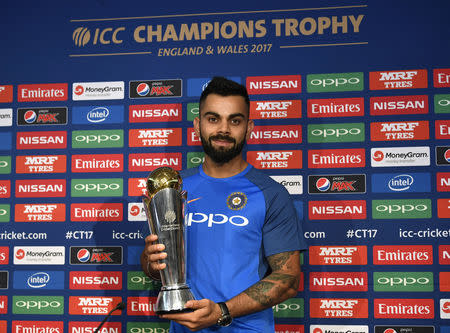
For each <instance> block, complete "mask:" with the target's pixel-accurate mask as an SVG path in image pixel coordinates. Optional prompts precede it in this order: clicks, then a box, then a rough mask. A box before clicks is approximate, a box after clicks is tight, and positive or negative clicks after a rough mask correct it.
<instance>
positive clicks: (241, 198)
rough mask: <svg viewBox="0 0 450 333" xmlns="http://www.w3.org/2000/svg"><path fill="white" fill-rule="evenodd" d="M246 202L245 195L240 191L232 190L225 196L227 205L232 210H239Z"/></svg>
mask: <svg viewBox="0 0 450 333" xmlns="http://www.w3.org/2000/svg"><path fill="white" fill-rule="evenodd" d="M246 204H247V196H246V195H245V194H244V193H242V192H233V193H231V194H230V195H229V196H228V198H227V206H228V208H230V209H232V210H240V209H242V208H244V207H245V205H246Z"/></svg>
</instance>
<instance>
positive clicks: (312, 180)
mask: <svg viewBox="0 0 450 333" xmlns="http://www.w3.org/2000/svg"><path fill="white" fill-rule="evenodd" d="M308 193H309V194H326V193H334V194H344V193H366V175H364V174H359V175H320V176H319V175H317V176H314V175H312V176H308Z"/></svg>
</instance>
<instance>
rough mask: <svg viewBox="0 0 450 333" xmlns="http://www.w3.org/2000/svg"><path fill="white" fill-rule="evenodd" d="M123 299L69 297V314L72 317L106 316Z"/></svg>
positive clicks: (114, 313) (115, 313)
mask: <svg viewBox="0 0 450 333" xmlns="http://www.w3.org/2000/svg"><path fill="white" fill-rule="evenodd" d="M121 301H122V298H121V297H103V296H92V297H91V296H69V314H71V315H105V314H107V313H108V312H109V311H111V310H112V309H114V307H115V306H117V304H118V303H120V302H121ZM121 314H122V312H121V311H120V310H119V311H114V312H113V313H112V315H115V316H118V315H121Z"/></svg>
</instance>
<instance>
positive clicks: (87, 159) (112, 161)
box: [72, 154, 123, 172]
mask: <svg viewBox="0 0 450 333" xmlns="http://www.w3.org/2000/svg"><path fill="white" fill-rule="evenodd" d="M122 171H123V155H122V154H97V155H91V154H90V155H72V172H122Z"/></svg>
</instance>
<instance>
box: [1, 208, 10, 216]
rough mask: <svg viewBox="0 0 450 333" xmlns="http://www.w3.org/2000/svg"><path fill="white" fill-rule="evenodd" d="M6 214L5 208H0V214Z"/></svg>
mask: <svg viewBox="0 0 450 333" xmlns="http://www.w3.org/2000/svg"><path fill="white" fill-rule="evenodd" d="M6 214H8V211H7V210H6V209H0V216H5V215H6Z"/></svg>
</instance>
